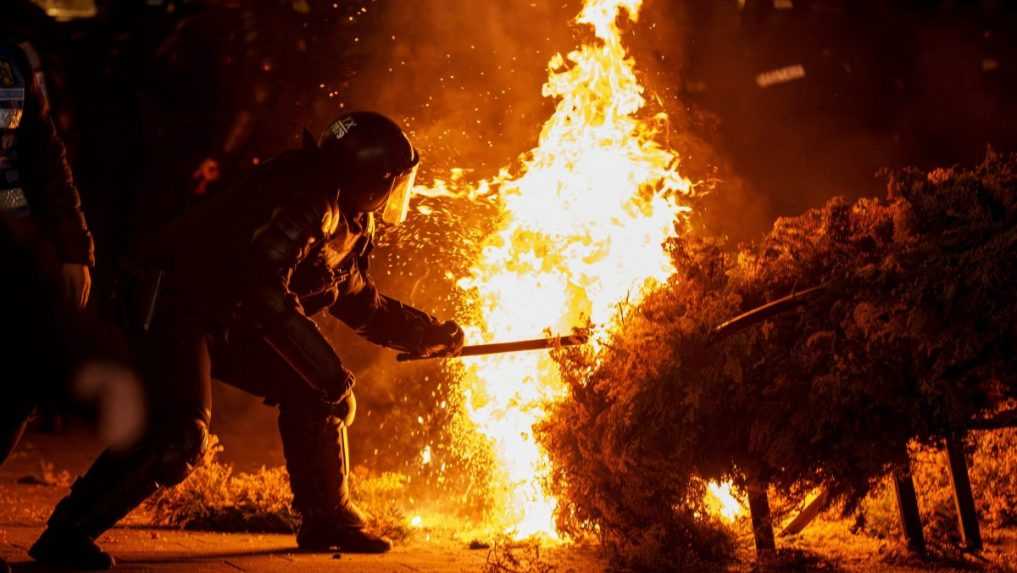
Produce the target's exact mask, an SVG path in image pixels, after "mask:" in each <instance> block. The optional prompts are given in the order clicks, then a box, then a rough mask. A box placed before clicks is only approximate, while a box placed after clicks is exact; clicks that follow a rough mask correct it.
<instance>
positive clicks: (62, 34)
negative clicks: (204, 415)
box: [35, 0, 1017, 467]
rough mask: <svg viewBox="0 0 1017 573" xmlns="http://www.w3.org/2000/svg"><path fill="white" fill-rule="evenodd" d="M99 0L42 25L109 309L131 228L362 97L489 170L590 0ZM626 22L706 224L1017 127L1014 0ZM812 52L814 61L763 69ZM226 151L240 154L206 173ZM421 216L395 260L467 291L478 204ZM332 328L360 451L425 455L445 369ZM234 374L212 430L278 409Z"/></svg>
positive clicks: (776, 6)
mask: <svg viewBox="0 0 1017 573" xmlns="http://www.w3.org/2000/svg"><path fill="white" fill-rule="evenodd" d="M51 3H52V5H53V6H57V5H58V4H60V3H59V2H51ZM97 4H98V5H97V6H96V8H97V14H96V15H95V16H94V17H87V18H78V19H73V20H70V21H65V22H59V23H55V22H49V23H47V22H39V23H38V24H35V26H36V29H37V32H36V38H37V40H36V41H37V43H38V44H39V47H40V48H41V50H42V51H44V53H45V56H46V59H47V65H48V67H49V69H50V70H51V73H50V83H51V86H50V89H51V92H52V94H53V99H54V104H55V108H56V110H57V112H58V119H59V123H60V127H61V130H62V133H63V134H64V136H65V139H66V142H67V143H68V146H69V150H70V152H71V156H72V160H73V165H74V168H75V173H76V176H77V180H78V183H79V186H80V189H81V194H82V197H83V201H84V204H85V211H86V213H87V216H88V218H89V221H90V223H91V225H92V227H93V230H94V232H95V234H96V238H97V243H98V244H97V247H98V266H97V268H96V279H97V290H96V295H95V297H96V301H95V303H96V305H97V307H98V308H100V309H102V308H103V306H104V304H105V301H106V300H108V298H109V296H110V293H111V292H112V291H113V284H114V282H115V276H116V270H117V268H118V266H119V260H120V258H121V257H123V256H124V255H125V254H126V253H127V251H128V250H129V245H130V244H131V237H132V236H133V234H134V233H136V232H138V231H139V230H142V229H145V228H150V227H151V226H153V225H157V224H158V223H159V222H161V221H164V220H165V219H167V218H168V217H170V216H171V215H172V214H174V213H179V212H181V211H182V210H184V209H186V208H187V206H188V205H190V204H193V203H194V202H196V201H200V200H201V197H202V196H203V195H201V194H200V193H199V191H202V190H203V191H204V193H206V194H207V193H214V192H216V189H218V188H221V187H222V186H224V185H227V184H228V183H229V181H230V180H232V179H234V178H236V177H238V176H240V175H242V173H243V172H244V170H245V169H246V168H248V167H249V166H251V165H252V164H254V163H256V162H258V161H261V160H263V159H265V158H268V157H271V156H272V155H274V154H275V153H278V152H279V151H281V150H283V149H285V148H287V147H292V146H295V145H297V144H298V143H299V138H300V134H301V130H303V129H304V128H305V127H306V128H308V129H310V130H311V131H312V132H314V133H317V132H318V131H319V130H320V129H322V128H323V127H324V126H325V125H326V124H327V122H328V121H329V120H330V119H331V118H332V117H334V116H335V115H337V114H338V113H339V112H341V110H343V109H354V108H371V109H376V110H379V111H382V112H385V113H389V114H391V115H393V116H394V117H396V118H398V119H399V120H401V121H402V122H403V123H404V124H405V125H406V126H407V127H408V129H409V130H410V132H411V134H412V135H413V137H414V139H415V141H416V143H417V144H418V145H419V147H420V148H421V153H422V156H423V158H424V161H425V166H426V168H425V170H424V172H423V173H422V177H421V180H422V181H423V182H427V181H428V180H429V179H430V177H432V176H443V175H444V174H445V173H446V172H447V170H448V169H449V168H451V167H462V168H466V169H467V170H469V171H471V172H472V173H473V174H475V175H476V176H478V177H481V176H486V175H491V174H493V173H494V172H495V171H497V169H498V168H499V167H501V166H503V165H511V164H512V162H513V160H514V159H515V157H516V156H518V154H519V153H521V152H524V151H525V150H527V149H529V148H530V147H531V146H532V145H534V144H535V143H536V137H537V135H538V133H539V128H540V126H541V124H542V123H543V121H544V119H545V118H546V117H547V115H548V113H549V111H550V110H551V102H548V101H545V100H543V99H542V98H541V96H540V86H541V84H542V83H543V81H544V79H545V78H546V75H547V74H546V62H547V60H548V59H549V57H550V56H551V55H552V54H553V53H554V52H556V51H566V50H569V49H571V47H572V46H574V45H576V42H577V41H579V40H585V39H586V38H587V36H586V34H587V32H586V31H584V30H581V29H577V28H575V27H574V26H571V25H569V21H570V19H571V18H572V17H573V16H574V15H575V14H576V13H577V12H578V7H579V5H580V2H578V1H577V0H566V1H564V2H561V1H557V2H517V1H508V0H505V1H500V2H476V1H473V0H422V1H418V2H413V3H409V2H401V1H398V0H378V1H371V0H328V1H319V0H259V1H256V2H253V1H249V2H241V1H236V0H234V1H230V0H217V1H212V0H209V1H206V2H201V1H190V2H188V1H176V2H172V1H167V0H146V1H144V2H142V1H135V0H131V1H127V0H120V1H114V0H106V1H101V2H97ZM53 6H51V7H53ZM629 36H630V40H631V47H632V51H633V55H634V56H635V58H636V62H637V67H638V69H639V70H640V72H641V73H642V74H643V75H644V83H645V84H646V86H647V88H648V93H647V95H648V100H649V101H650V103H651V105H650V106H649V107H650V108H656V109H659V108H663V109H664V110H665V111H667V112H668V113H669V114H670V115H671V118H672V125H671V129H670V132H669V133H670V134H671V135H672V136H673V140H672V141H671V144H672V145H673V146H674V147H676V148H677V149H678V150H679V151H680V152H681V154H682V156H683V158H684V162H683V166H684V168H685V171H686V174H687V175H688V176H689V177H691V178H692V179H693V180H696V181H701V182H703V184H704V186H707V185H708V186H712V187H713V188H714V191H713V192H712V193H711V195H710V197H709V198H707V199H706V200H705V201H704V202H703V204H702V205H701V206H700V209H701V213H702V215H703V222H704V224H705V225H706V226H707V227H708V228H709V229H710V231H712V232H716V233H721V234H726V235H729V236H730V237H732V238H733V239H735V240H749V239H752V238H754V237H756V236H758V235H759V234H760V233H762V232H763V231H764V230H766V229H767V228H768V227H769V225H770V224H771V223H772V221H773V219H774V218H775V217H777V216H781V215H793V214H797V213H800V212H801V211H803V210H805V209H807V208H810V207H815V206H819V205H821V204H822V203H823V202H824V201H825V200H826V199H828V198H829V197H831V196H834V195H845V196H848V197H858V196H862V195H871V194H875V193H878V192H880V191H881V190H882V188H883V186H884V184H885V183H884V181H882V180H881V179H879V178H878V177H876V173H877V171H879V170H880V169H881V168H884V167H897V166H904V165H918V166H922V167H933V166H941V165H950V164H956V163H959V164H964V165H971V164H974V163H976V162H978V161H979V160H980V159H981V158H982V157H983V156H984V154H985V152H986V148H987V146H990V145H991V146H992V147H993V148H995V149H996V150H998V151H1017V129H1014V126H1017V98H1014V97H1013V95H1014V93H1015V92H1017V5H1015V3H1013V2H1005V1H1004V0H968V1H961V0H942V1H917V0H910V1H897V2H886V1H879V0H794V1H793V2H787V1H771V0H745V1H744V2H738V1H735V0H731V1H727V0H724V1H721V0H686V1H678V0H646V5H645V7H644V10H643V14H642V17H641V19H640V22H639V23H638V24H637V25H636V26H634V27H632V31H631V32H630V33H629ZM796 65H800V66H801V68H802V69H803V70H804V72H805V76H804V77H803V78H800V79H797V80H795V81H791V82H787V83H782V84H778V85H773V86H769V87H762V86H760V85H759V83H758V82H757V77H758V76H759V74H761V73H765V72H767V71H771V70H775V69H781V68H785V67H788V66H796ZM651 111H654V109H651ZM206 160H213V161H215V163H216V165H217V166H218V171H219V174H220V178H219V179H218V180H217V181H214V182H210V183H207V184H205V185H203V184H202V182H203V181H204V179H203V178H202V177H201V176H199V175H198V174H199V173H200V168H201V166H202V165H203V163H205V162H206ZM207 165H208V164H206V166H207ZM439 212H440V211H439ZM413 225H414V226H413V227H411V229H414V230H415V232H417V233H418V234H419V237H420V240H419V241H417V242H415V243H414V244H413V245H411V246H403V247H402V248H398V252H399V259H398V262H397V263H393V260H394V259H393V258H392V257H391V255H393V254H394V252H395V251H396V250H397V248H396V247H392V246H388V247H385V248H382V249H380V251H379V257H378V260H377V261H376V263H375V264H376V267H375V268H376V269H378V271H377V272H376V279H377V280H378V282H379V284H380V285H381V286H382V288H383V290H386V291H387V292H389V293H391V294H393V295H395V296H397V297H403V298H404V299H407V301H408V302H410V303H413V304H416V305H419V306H421V307H422V308H424V309H427V310H431V311H434V312H436V313H438V314H443V315H449V314H450V313H451V312H452V311H453V310H454V304H453V302H452V301H451V300H450V299H449V297H447V296H445V295H443V294H442V293H444V292H446V291H447V290H448V286H449V283H448V281H447V280H446V279H443V278H442V275H443V273H444V269H443V268H441V267H440V260H441V258H440V252H441V249H445V248H448V247H449V244H448V243H449V242H455V241H458V240H461V238H462V237H465V236H468V235H469V231H468V230H463V228H461V227H482V222H480V221H471V220H463V221H456V220H454V219H451V218H449V217H441V216H436V217H435V218H434V219H432V220H418V221H417V222H415V223H413ZM457 225H458V226H460V227H459V228H457ZM436 269H440V271H439V270H436ZM432 271H434V272H432ZM325 328H326V329H328V330H329V331H330V332H332V333H333V334H334V336H335V337H336V339H337V341H338V344H339V346H340V353H341V354H343V355H348V356H349V360H350V362H351V363H352V366H353V367H354V369H355V370H356V371H357V373H358V375H359V377H360V379H361V382H360V385H359V386H358V389H359V391H360V392H361V396H362V397H363V404H364V410H363V411H362V414H361V420H368V421H361V422H359V423H358V425H356V426H354V429H353V431H354V435H355V436H354V439H355V442H354V448H355V451H356V452H358V453H359V454H358V455H367V454H368V453H370V452H377V453H378V459H387V460H388V461H387V462H383V463H380V465H381V466H382V467H385V466H398V465H399V463H409V462H401V461H400V460H402V459H405V458H401V457H400V458H398V459H397V458H394V457H388V458H387V457H386V456H385V455H384V454H385V453H386V452H388V451H397V452H398V451H401V449H402V448H410V449H411V450H414V448H415V449H419V448H420V447H421V445H422V441H421V439H420V433H424V434H426V433H427V432H428V428H429V426H428V424H429V423H431V420H432V419H433V417H434V416H437V414H435V413H434V411H433V410H434V409H433V407H432V406H431V403H432V401H433V398H432V393H431V389H430V388H429V387H428V386H427V384H426V383H424V384H421V383H416V382H419V381H420V380H422V379H423V378H424V376H428V377H429V378H430V377H431V376H435V375H436V374H437V372H436V371H431V370H428V369H427V368H429V367H423V368H417V369H408V368H405V367H404V368H402V369H392V368H389V367H388V365H389V364H391V363H392V360H391V356H390V354H389V353H388V352H387V351H380V350H375V349H373V348H372V347H370V346H369V345H367V344H365V343H362V342H359V341H356V340H354V339H353V337H352V336H350V335H349V334H348V333H346V332H345V331H344V330H343V329H341V328H338V327H335V326H333V325H325ZM346 348H349V349H351V350H345V349H346ZM220 391H221V392H222V393H223V395H222V396H220V400H219V402H220V403H219V406H218V411H217V412H216V420H217V422H219V423H222V421H223V420H233V421H232V422H231V424H233V426H232V427H233V429H232V430H231V429H230V428H229V427H227V428H225V429H222V430H220V429H218V428H217V429H216V431H217V432H219V431H221V432H223V433H224V441H225V442H226V443H227V446H228V447H229V446H231V441H230V433H231V431H233V432H236V435H242V434H243V432H245V431H246V430H247V429H249V428H254V429H256V430H254V431H257V432H258V433H259V434H262V435H263V434H264V433H265V432H264V430H262V429H261V428H264V427H271V422H270V421H269V419H270V418H269V416H270V413H269V411H268V410H267V409H260V408H258V407H257V406H255V405H254V404H253V403H252V401H251V400H248V399H246V398H244V397H242V396H240V395H239V393H236V392H232V391H229V390H226V389H220ZM247 411H249V412H250V413H251V415H248V416H244V417H242V418H240V417H238V416H235V414H237V413H240V412H247ZM383 414H388V416H384V418H385V419H389V420H399V419H411V420H415V419H416V417H417V416H418V415H421V416H424V417H425V418H426V419H427V423H425V424H424V425H423V426H421V427H417V428H415V429H414V430H413V432H406V433H403V434H401V433H398V432H396V433H393V432H388V431H385V432H379V431H378V429H379V425H381V426H383V424H381V423H380V422H371V421H370V420H379V419H382V417H383V416H382V415H383ZM396 414H400V415H396ZM238 420H242V421H238ZM434 423H437V421H435V422H434ZM393 436H394V437H393ZM268 439H270V440H274V439H275V438H274V437H272V438H268ZM425 439H426V435H425ZM242 442H243V440H240V439H236V440H235V443H236V444H238V445H237V447H240V444H241V443H242ZM259 447H260V446H259ZM414 451H415V450H414ZM275 452H276V454H277V453H278V446H277V445H276V447H275Z"/></svg>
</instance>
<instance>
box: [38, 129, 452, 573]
mask: <svg viewBox="0 0 1017 573" xmlns="http://www.w3.org/2000/svg"><path fill="white" fill-rule="evenodd" d="M418 165H419V154H418V153H417V151H416V149H414V147H413V146H412V144H411V143H410V141H409V139H408V137H407V136H406V135H405V133H404V132H403V131H402V130H401V129H400V128H399V127H398V125H396V124H395V123H394V122H392V121H391V120H389V119H388V118H386V117H384V116H382V115H379V114H376V113H370V112H358V113H350V114H346V115H344V116H342V117H340V118H339V119H338V120H336V121H335V122H334V123H333V124H332V125H331V126H330V127H329V128H328V129H327V130H326V131H325V133H324V134H323V135H322V137H321V138H320V140H319V141H315V140H314V138H312V137H310V136H308V135H307V134H306V133H305V142H304V146H303V148H301V149H297V150H292V151H289V152H286V153H284V154H282V155H281V156H279V157H278V158H276V159H274V160H272V161H269V162H267V163H266V164H264V165H262V166H260V167H259V168H258V169H256V170H255V172H254V173H253V175H252V176H251V177H250V179H249V180H248V181H247V182H246V183H243V184H240V185H237V186H235V187H234V188H233V189H231V190H229V191H227V192H224V193H221V194H219V195H217V196H214V197H211V198H209V199H208V200H207V201H205V202H203V203H202V204H201V205H199V206H197V207H195V208H194V209H193V210H192V211H191V212H189V213H187V214H185V215H184V216H183V217H181V218H180V219H178V220H177V221H175V222H173V223H171V224H170V225H169V226H168V227H167V228H166V229H163V230H161V231H160V232H158V233H157V234H156V235H155V236H154V237H153V239H152V240H151V241H150V242H148V243H147V244H146V246H145V247H144V248H143V249H142V251H143V256H142V259H143V262H144V263H145V264H146V265H147V266H148V267H149V268H153V269H158V270H157V271H156V272H155V276H156V277H157V279H156V280H155V281H154V284H155V285H157V288H154V289H151V290H150V291H146V292H157V295H156V296H155V297H154V298H153V299H152V300H153V301H155V302H154V303H153V304H144V305H141V306H142V307H143V308H147V309H148V312H146V313H145V317H144V319H143V321H142V322H143V323H144V330H145V331H146V333H145V334H144V336H143V337H142V341H141V344H140V348H139V351H140V358H139V360H140V363H141V372H142V375H143V377H144V379H145V381H146V383H147V384H148V385H149V386H150V387H151V394H152V396H151V398H150V402H151V404H152V408H151V413H150V416H151V420H150V424H149V428H150V430H149V431H148V432H147V435H146V437H145V438H144V439H143V440H142V441H141V442H140V443H139V444H137V445H136V446H135V447H133V448H131V449H130V450H129V451H120V452H115V451H106V452H104V453H103V454H102V455H101V456H100V458H99V459H98V460H97V461H96V463H95V465H94V466H93V467H92V468H91V469H90V470H89V471H88V472H87V473H86V475H84V476H83V477H82V478H80V479H79V480H77V481H76V482H75V484H74V485H73V486H72V488H71V493H70V494H69V495H68V496H67V497H66V498H65V499H64V500H62V501H61V502H60V503H59V504H58V506H57V508H56V510H55V511H54V513H53V516H52V517H51V518H50V520H49V527H48V529H47V530H46V531H45V532H44V533H43V535H42V537H40V539H39V540H38V541H37V542H36V544H35V545H34V546H33V547H32V549H31V550H30V554H31V555H32V556H33V557H34V558H36V559H37V560H39V561H43V562H48V563H51V564H58V565H72V566H77V567H87V568H104V567H110V566H112V563H113V559H112V558H111V557H110V556H109V555H107V554H106V553H105V552H103V551H102V550H101V549H100V548H99V547H98V546H97V545H96V544H95V539H96V537H98V536H99V535H100V534H101V533H102V532H103V531H105V530H106V529H108V528H110V527H112V526H113V525H114V524H115V523H116V522H117V521H119V520H120V519H121V518H122V517H123V516H125V515H126V514H127V513H128V512H130V510H132V509H133V508H134V507H136V506H137V505H138V504H139V503H141V502H142V501H143V500H144V499H145V498H146V497H148V496H149V495H150V494H151V493H153V492H154V491H155V490H156V489H157V488H158V487H160V486H167V485H174V484H177V483H179V482H180V481H182V480H183V479H184V478H185V477H186V476H187V474H188V473H189V471H190V470H191V468H192V467H193V465H194V464H195V463H197V461H198V460H199V459H200V457H201V455H202V452H203V449H204V447H205V442H206V439H207V427H208V423H209V420H210V416H211V402H210V398H209V396H210V384H211V378H212V375H213V373H214V374H215V375H216V376H217V377H219V378H223V379H225V380H226V381H228V382H231V383H234V384H236V385H238V386H240V387H243V388H246V389H248V390H250V391H252V392H255V393H257V394H259V395H262V396H265V397H266V398H267V399H268V400H269V401H270V402H272V403H275V404H278V406H279V410H280V414H279V429H280V432H281V434H282V438H283V445H284V453H285V456H286V462H287V468H288V470H289V473H290V479H291V485H292V488H293V494H294V501H293V505H294V508H295V509H296V510H297V511H298V512H300V513H301V515H302V517H303V519H302V524H301V527H300V530H299V532H298V536H297V541H298V544H299V545H300V546H301V547H302V548H304V549H308V550H326V549H330V548H332V547H339V548H340V549H342V550H345V551H351V552H355V551H362V552H383V551H387V550H388V548H389V547H390V543H389V542H388V540H386V539H384V538H381V537H377V536H374V535H372V534H370V533H368V532H366V531H365V530H364V525H365V524H364V518H363V515H362V514H361V513H360V512H359V510H358V509H357V508H356V506H355V505H353V503H352V501H351V500H350V496H349V489H348V466H349V460H348V453H347V452H348V450H347V448H346V444H345V426H346V425H347V424H348V423H350V422H351V421H352V412H353V411H354V410H355V406H354V405H353V399H352V387H353V384H354V375H353V373H352V372H350V371H349V370H348V369H347V368H346V367H345V366H343V364H342V361H341V360H340V358H339V357H338V355H337V354H336V352H335V351H334V350H333V348H332V347H331V345H330V344H329V343H328V341H327V340H325V338H324V336H323V335H322V334H321V332H320V331H319V330H318V328H317V326H316V325H315V324H314V322H313V321H311V320H310V319H309V318H308V315H309V314H310V313H313V312H315V311H317V310H321V309H324V308H326V307H327V308H328V309H329V311H330V312H331V313H332V314H333V315H334V316H336V317H338V318H340V319H342V320H344V321H345V322H347V323H348V324H350V325H351V326H352V327H353V328H354V329H356V330H358V331H359V332H361V333H362V334H363V335H365V336H366V337H367V338H368V339H370V340H372V341H374V342H376V343H379V344H383V345H386V346H390V347H393V348H398V349H404V350H408V351H411V352H416V353H422V354H427V353H429V352H447V351H455V350H456V349H458V348H459V347H461V346H462V339H463V336H462V330H461V329H460V328H459V327H458V325H456V324H455V323H453V322H439V321H438V320H436V319H434V318H433V317H430V316H429V315H427V314H425V313H423V312H421V311H418V310H415V309H411V308H409V307H407V306H405V305H402V304H401V303H399V302H397V301H395V300H392V299H390V298H387V297H384V296H382V295H381V294H379V293H378V291H377V289H376V288H375V287H374V285H373V283H372V282H371V280H370V277H369V275H368V274H367V266H368V256H369V253H370V250H371V243H372V233H373V229H374V220H375V216H381V217H384V218H385V219H387V220H390V221H393V222H398V221H400V220H401V219H402V218H404V217H405V213H406V208H407V205H408V201H409V193H410V191H411V189H412V185H413V180H414V177H415V174H416V170H417V167H418ZM304 305H307V306H306V307H305V306H304ZM226 333H228V335H226ZM266 374H269V375H268V376H266Z"/></svg>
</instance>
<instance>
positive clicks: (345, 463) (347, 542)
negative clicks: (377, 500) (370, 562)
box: [279, 402, 392, 553]
mask: <svg viewBox="0 0 1017 573" xmlns="http://www.w3.org/2000/svg"><path fill="white" fill-rule="evenodd" d="M279 432H280V435H281V436H282V443H283V453H284V454H285V456H286V469H287V470H288V471H289V474H290V488H291V489H292V490H293V508H294V509H295V510H296V511H297V512H298V513H300V515H301V516H302V517H303V521H302V523H301V525H300V529H299V530H298V531H297V545H298V546H299V547H300V548H301V549H303V550H305V551H331V550H332V549H333V548H339V549H340V550H341V551H346V552H349V553H384V552H386V551H388V550H389V549H391V548H392V542H391V541H389V540H388V539H386V538H385V537H382V536H379V535H374V534H372V533H369V532H367V531H366V530H365V527H366V525H367V524H366V519H365V516H364V514H363V513H362V512H361V511H360V510H359V509H357V507H356V506H355V505H354V504H353V502H352V501H351V500H350V483H349V475H350V471H349V455H350V454H349V448H348V441H347V435H346V425H345V424H344V423H343V422H342V421H341V420H340V419H339V418H338V417H336V416H333V415H332V414H331V412H330V411H328V410H325V409H323V408H322V407H321V406H320V405H318V404H308V403H301V402H296V403H293V402H290V403H283V404H281V405H280V412H279Z"/></svg>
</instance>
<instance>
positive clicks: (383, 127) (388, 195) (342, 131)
mask: <svg viewBox="0 0 1017 573" xmlns="http://www.w3.org/2000/svg"><path fill="white" fill-rule="evenodd" d="M318 149H319V152H320V153H321V157H322V160H323V161H324V162H325V163H326V165H327V168H328V169H334V170H335V173H336V175H337V177H338V185H339V203H340V205H342V208H343V210H344V211H348V212H353V213H367V212H372V211H381V212H382V213H381V216H382V220H384V221H385V222H387V223H393V224H398V223H401V222H403V221H404V220H405V219H406V212H407V211H408V209H409V204H410V195H411V194H412V192H413V182H414V179H415V178H416V175H417V166H418V165H419V164H420V155H419V154H418V153H417V150H416V149H414V148H413V144H412V143H410V139H409V137H407V136H406V133H405V132H403V130H402V128H400V127H399V126H398V125H397V124H396V123H395V122H394V121H392V120H391V119H389V118H387V117H385V116H383V115H381V114H379V113H374V112H369V111H357V112H351V113H348V114H345V115H343V116H341V117H339V118H338V119H336V120H335V121H334V122H332V125H330V126H329V127H328V129H326V130H325V132H324V133H322V134H321V137H320V138H319V139H318Z"/></svg>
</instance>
